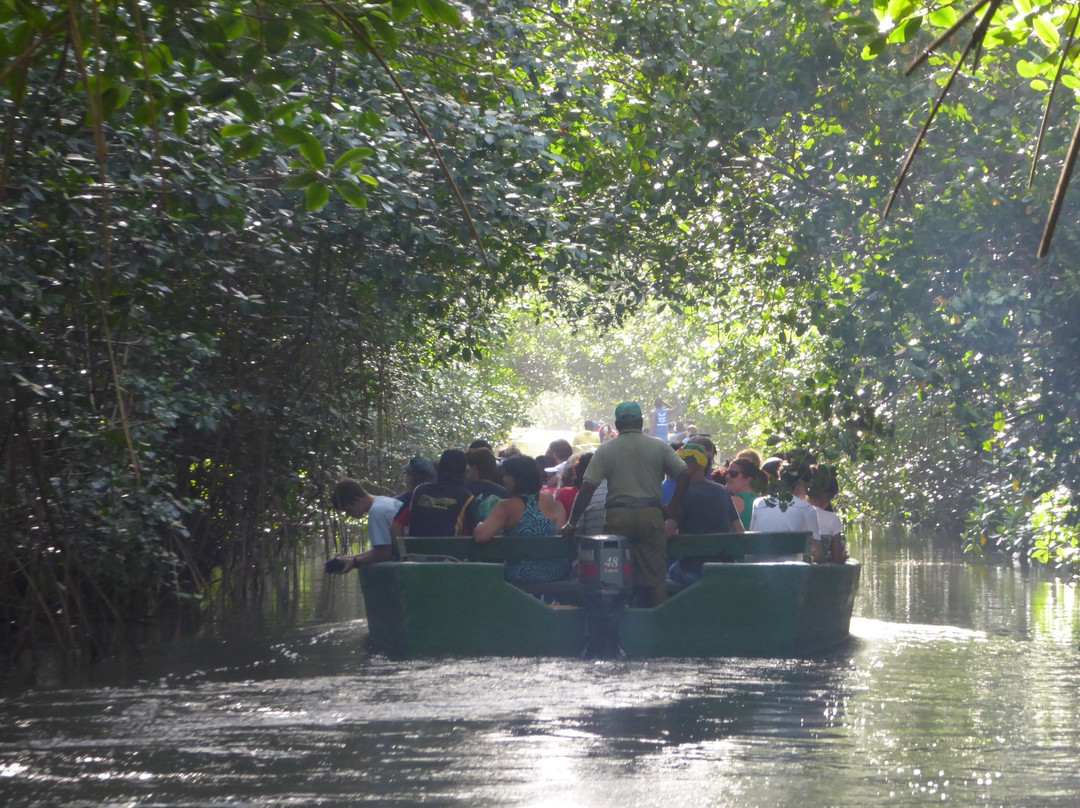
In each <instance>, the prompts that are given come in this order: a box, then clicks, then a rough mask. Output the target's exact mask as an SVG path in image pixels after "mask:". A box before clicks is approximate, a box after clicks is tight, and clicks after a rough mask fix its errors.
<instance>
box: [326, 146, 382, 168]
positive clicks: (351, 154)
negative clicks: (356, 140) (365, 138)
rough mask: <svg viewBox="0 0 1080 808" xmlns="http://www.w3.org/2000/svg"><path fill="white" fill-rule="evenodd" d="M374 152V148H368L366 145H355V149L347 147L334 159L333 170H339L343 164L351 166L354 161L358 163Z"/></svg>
mask: <svg viewBox="0 0 1080 808" xmlns="http://www.w3.org/2000/svg"><path fill="white" fill-rule="evenodd" d="M374 154H375V150H374V149H369V148H367V147H366V146H357V147H356V148H355V149H349V150H348V151H347V152H345V153H344V154H343V155H341V157H339V158H338V159H337V160H335V161H334V171H340V170H341V169H343V168H344V167H345V166H351V165H353V164H354V163H359V162H360V161H362V160H366V159H367V158H369V157H372V156H373V155H374Z"/></svg>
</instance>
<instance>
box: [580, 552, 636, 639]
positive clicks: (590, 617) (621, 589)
mask: <svg viewBox="0 0 1080 808" xmlns="http://www.w3.org/2000/svg"><path fill="white" fill-rule="evenodd" d="M578 584H579V585H580V587H581V601H582V604H583V605H584V607H585V622H586V634H585V648H584V650H583V651H582V656H583V657H585V658H587V659H612V658H614V657H617V656H618V655H619V653H620V649H619V618H620V616H621V615H622V612H623V609H624V608H625V607H626V599H627V597H628V596H629V594H630V589H631V586H632V584H633V580H632V578H631V575H630V554H629V543H628V542H627V540H626V537H624V536H582V537H581V541H580V543H579V544H578Z"/></svg>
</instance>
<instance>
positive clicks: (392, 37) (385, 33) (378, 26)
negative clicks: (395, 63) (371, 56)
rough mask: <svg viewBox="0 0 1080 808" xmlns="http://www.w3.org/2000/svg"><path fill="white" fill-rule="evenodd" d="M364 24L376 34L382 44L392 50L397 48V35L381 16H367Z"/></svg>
mask: <svg viewBox="0 0 1080 808" xmlns="http://www.w3.org/2000/svg"><path fill="white" fill-rule="evenodd" d="M366 22H367V23H368V24H369V25H370V26H371V27H372V28H374V29H375V33H376V34H378V36H379V38H380V39H381V40H382V41H383V42H385V43H386V44H387V45H389V46H390V47H392V48H396V47H397V44H398V38H397V34H396V33H395V32H394V28H393V26H391V25H390V23H389V22H387V21H386V19H385V18H384V17H383V16H382V15H380V14H369V15H368V17H367V20H366Z"/></svg>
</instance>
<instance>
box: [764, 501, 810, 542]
mask: <svg viewBox="0 0 1080 808" xmlns="http://www.w3.org/2000/svg"><path fill="white" fill-rule="evenodd" d="M817 511H818V509H817V508H815V507H814V506H813V505H811V504H810V503H809V502H807V501H806V500H805V499H793V500H791V502H790V503H787V506H786V507H785V508H784V509H783V510H781V505H780V503H779V502H778V501H777V500H775V499H769V498H768V497H758V498H757V499H755V500H754V511H753V513H752V514H751V516H750V530H751V531H760V532H762V533H788V532H802V531H809V532H810V533H813V534H814V538H815V539H820V538H821V528H820V527H819V526H818V515H817Z"/></svg>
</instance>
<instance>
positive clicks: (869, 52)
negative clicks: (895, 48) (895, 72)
mask: <svg viewBox="0 0 1080 808" xmlns="http://www.w3.org/2000/svg"><path fill="white" fill-rule="evenodd" d="M883 50H885V37H883V36H878V37H874V38H873V39H872V40H870V42H868V43H867V44H866V47H864V48H863V49H862V58H863V59H867V60H869V59H875V58H877V56H878V54H880V53H881V52H882V51H883Z"/></svg>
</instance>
